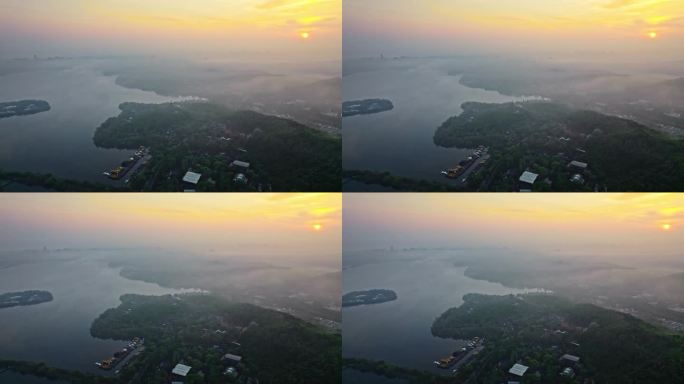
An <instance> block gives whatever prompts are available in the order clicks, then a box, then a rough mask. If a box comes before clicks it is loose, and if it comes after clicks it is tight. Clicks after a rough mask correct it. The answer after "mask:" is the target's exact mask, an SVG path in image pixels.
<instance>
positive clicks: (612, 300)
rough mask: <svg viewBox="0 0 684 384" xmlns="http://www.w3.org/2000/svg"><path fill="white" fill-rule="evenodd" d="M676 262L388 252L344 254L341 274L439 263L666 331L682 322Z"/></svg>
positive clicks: (464, 251) (458, 250) (614, 256)
mask: <svg viewBox="0 0 684 384" xmlns="http://www.w3.org/2000/svg"><path fill="white" fill-rule="evenodd" d="M682 256H683V255H682V253H681V252H676V253H672V254H652V253H648V252H641V253H640V254H636V253H632V254H629V252H627V254H623V253H621V252H620V251H619V250H613V251H612V252H605V251H603V252H602V251H599V253H592V252H586V251H575V252H571V253H568V252H567V251H560V250H553V249H549V250H546V251H541V250H538V249H520V248H506V247H502V248H495V247H479V248H478V247H453V248H452V247H446V248H396V249H395V248H390V249H374V250H365V251H354V252H345V254H344V256H343V268H344V269H350V268H358V267H362V266H364V265H366V264H369V263H381V264H382V263H387V262H402V261H409V260H420V259H443V260H448V261H450V262H451V263H453V266H454V268H464V273H465V275H466V276H468V277H470V278H473V279H477V280H486V281H489V282H494V283H500V284H502V285H504V286H506V287H510V288H520V289H544V290H549V291H553V292H554V293H556V294H558V295H560V296H564V297H567V298H570V299H572V300H574V301H577V302H589V303H593V304H596V305H599V306H602V307H606V308H610V309H614V310H618V311H621V312H625V313H630V314H632V315H634V316H637V317H640V318H642V319H644V320H647V321H649V322H651V323H655V324H660V325H664V326H666V327H668V326H670V325H671V324H670V325H668V324H669V323H668V322H667V321H668V320H672V321H676V322H679V323H682V322H684V257H682ZM407 265H413V264H408V263H407ZM426 284H429V282H426Z"/></svg>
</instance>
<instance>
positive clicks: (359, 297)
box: [342, 289, 397, 307]
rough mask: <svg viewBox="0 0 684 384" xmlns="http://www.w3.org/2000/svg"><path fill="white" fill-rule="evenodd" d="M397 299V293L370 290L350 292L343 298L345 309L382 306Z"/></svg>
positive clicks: (387, 290) (386, 290) (384, 290)
mask: <svg viewBox="0 0 684 384" xmlns="http://www.w3.org/2000/svg"><path fill="white" fill-rule="evenodd" d="M396 299H397V293H396V292H394V291H392V290H389V289H369V290H367V291H354V292H349V293H347V294H345V295H344V296H342V306H343V307H353V306H357V305H370V304H380V303H384V302H387V301H394V300H396Z"/></svg>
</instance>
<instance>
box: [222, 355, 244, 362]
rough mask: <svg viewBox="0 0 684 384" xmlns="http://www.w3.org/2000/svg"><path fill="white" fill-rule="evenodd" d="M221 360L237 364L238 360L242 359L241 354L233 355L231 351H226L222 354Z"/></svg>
mask: <svg viewBox="0 0 684 384" xmlns="http://www.w3.org/2000/svg"><path fill="white" fill-rule="evenodd" d="M221 360H223V361H227V362H229V363H233V364H238V363H239V362H241V361H242V356H238V355H233V354H232V353H226V354H225V355H223V357H222V358H221Z"/></svg>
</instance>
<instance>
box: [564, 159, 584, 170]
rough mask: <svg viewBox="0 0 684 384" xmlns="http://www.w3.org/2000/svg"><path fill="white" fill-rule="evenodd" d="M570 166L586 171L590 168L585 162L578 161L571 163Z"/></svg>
mask: <svg viewBox="0 0 684 384" xmlns="http://www.w3.org/2000/svg"><path fill="white" fill-rule="evenodd" d="M568 165H570V166H571V167H577V168H582V169H584V168H586V167H587V166H588V164H587V163H583V162H581V161H577V160H573V161H571V162H570V164H568Z"/></svg>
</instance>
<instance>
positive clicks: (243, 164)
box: [230, 160, 249, 168]
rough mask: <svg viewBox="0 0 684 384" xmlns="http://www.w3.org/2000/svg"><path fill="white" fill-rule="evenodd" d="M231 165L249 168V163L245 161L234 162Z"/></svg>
mask: <svg viewBox="0 0 684 384" xmlns="http://www.w3.org/2000/svg"><path fill="white" fill-rule="evenodd" d="M230 165H232V166H234V167H241V168H249V163H248V162H245V161H240V160H234V161H233V162H232V163H230Z"/></svg>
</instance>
